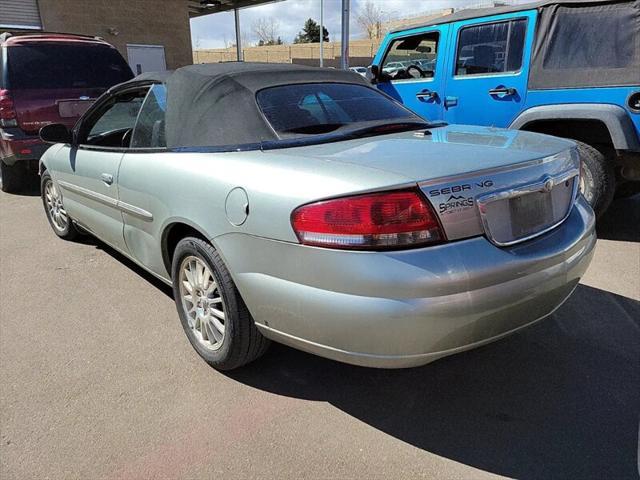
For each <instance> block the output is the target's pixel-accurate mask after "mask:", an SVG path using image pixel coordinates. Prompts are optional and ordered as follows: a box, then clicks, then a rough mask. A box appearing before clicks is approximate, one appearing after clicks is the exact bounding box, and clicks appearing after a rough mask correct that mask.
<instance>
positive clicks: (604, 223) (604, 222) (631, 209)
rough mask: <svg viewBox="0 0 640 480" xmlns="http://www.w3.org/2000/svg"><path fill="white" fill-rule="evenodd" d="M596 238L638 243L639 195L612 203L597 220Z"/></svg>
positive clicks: (639, 226) (639, 238) (639, 233)
mask: <svg viewBox="0 0 640 480" xmlns="http://www.w3.org/2000/svg"><path fill="white" fill-rule="evenodd" d="M597 230H598V238H601V239H603V240H620V241H623V242H640V195H635V196H633V197H630V198H620V199H616V200H614V201H613V203H612V204H611V206H609V209H608V210H607V211H606V212H605V213H604V215H602V218H600V219H599V220H598V227H597Z"/></svg>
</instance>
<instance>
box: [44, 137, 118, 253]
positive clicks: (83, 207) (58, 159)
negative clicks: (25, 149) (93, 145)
mask: <svg viewBox="0 0 640 480" xmlns="http://www.w3.org/2000/svg"><path fill="white" fill-rule="evenodd" d="M122 155H123V154H122V152H119V151H97V150H89V149H82V148H71V147H69V146H67V145H65V146H63V147H61V148H60V149H59V150H57V151H56V152H55V154H53V155H51V156H49V155H47V160H46V165H47V169H48V170H49V173H50V174H51V176H52V178H53V179H54V181H55V182H56V183H57V185H58V186H59V187H60V189H61V192H62V197H63V201H64V206H65V209H66V210H67V213H68V214H69V215H70V216H71V218H73V219H74V220H75V221H77V222H78V223H79V224H80V225H82V226H83V227H84V228H86V229H87V230H89V231H90V232H91V233H93V234H94V235H96V236H97V237H98V238H100V239H101V240H103V241H104V242H106V243H108V244H109V245H111V246H113V247H115V248H117V249H119V250H122V251H125V252H126V246H125V244H124V240H123V238H122V226H123V223H122V213H121V210H120V208H119V207H118V183H117V179H118V169H119V167H120V161H121V159H122ZM107 178H110V179H111V183H109V182H107V181H105V180H106V179H107Z"/></svg>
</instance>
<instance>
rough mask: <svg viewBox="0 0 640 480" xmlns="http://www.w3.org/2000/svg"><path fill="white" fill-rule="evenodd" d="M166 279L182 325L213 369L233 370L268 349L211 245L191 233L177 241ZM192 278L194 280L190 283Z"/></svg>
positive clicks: (265, 340)
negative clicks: (169, 281)
mask: <svg viewBox="0 0 640 480" xmlns="http://www.w3.org/2000/svg"><path fill="white" fill-rule="evenodd" d="M187 271H188V272H191V273H187ZM193 272H197V274H196V275H194V273H193ZM171 278H172V279H173V296H174V299H175V302H176V308H177V309H178V315H179V316H180V322H181V323H182V328H183V329H184V331H185V333H186V334H187V338H188V339H189V342H190V343H191V345H192V346H193V348H194V349H195V350H196V352H198V355H200V356H201V357H202V358H203V359H204V360H205V361H206V362H207V363H208V364H209V365H211V366H212V367H214V368H216V369H218V370H233V369H235V368H238V367H241V366H243V365H246V364H247V363H249V362H252V361H253V360H255V359H257V358H258V357H260V356H262V355H263V354H264V353H265V352H266V351H267V348H268V347H269V345H270V341H269V340H268V339H266V338H265V337H263V336H262V334H261V333H260V332H259V331H258V329H257V328H256V325H255V322H254V321H253V318H252V317H251V314H250V313H249V310H248V309H247V306H246V305H245V303H244V301H243V300H242V297H241V296H240V293H239V292H238V289H237V288H236V286H235V284H234V283H233V280H232V279H231V275H230V274H229V271H228V270H227V268H226V266H225V265H224V263H223V262H222V259H221V258H220V255H219V254H218V252H217V251H216V250H215V249H214V248H213V246H211V244H209V243H208V242H206V241H204V240H202V239H200V238H195V237H187V238H184V239H182V240H181V241H180V242H179V243H178V245H177V246H176V249H175V252H174V255H173V261H172V266H171ZM193 278H195V279H196V280H195V281H190V279H193ZM211 278H212V279H213V283H212V282H211ZM214 283H215V285H214ZM187 297H190V298H187ZM213 311H215V314H214V313H212V312H213ZM221 314H222V315H221ZM214 318H215V319H216V320H215V321H214ZM216 322H217V323H216ZM221 327H223V328H221Z"/></svg>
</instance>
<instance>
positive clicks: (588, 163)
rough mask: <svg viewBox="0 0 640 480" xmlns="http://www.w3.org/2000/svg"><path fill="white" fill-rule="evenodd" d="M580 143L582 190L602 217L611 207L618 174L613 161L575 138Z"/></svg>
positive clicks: (598, 215) (597, 214)
mask: <svg viewBox="0 0 640 480" xmlns="http://www.w3.org/2000/svg"><path fill="white" fill-rule="evenodd" d="M574 141H575V142H576V144H577V145H578V152H579V153H580V161H581V162H582V176H581V181H580V190H581V192H582V194H583V195H584V197H585V199H586V200H587V202H589V204H590V205H591V207H592V208H593V210H594V211H595V212H596V216H597V217H600V216H602V214H603V213H604V212H605V211H606V210H607V208H609V205H610V204H611V201H612V200H613V195H614V194H615V192H616V174H615V171H614V169H613V163H612V162H610V161H608V159H607V157H606V156H605V155H604V154H603V153H602V152H600V151H598V150H596V149H595V148H594V147H592V146H591V145H588V144H586V143H583V142H579V141H577V140H574Z"/></svg>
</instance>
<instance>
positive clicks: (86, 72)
mask: <svg viewBox="0 0 640 480" xmlns="http://www.w3.org/2000/svg"><path fill="white" fill-rule="evenodd" d="M7 50H8V68H7V70H8V77H9V78H8V80H9V86H10V88H13V89H60V88H108V87H111V86H113V85H115V84H117V83H121V82H124V81H126V80H129V79H131V78H132V77H133V74H132V73H131V69H130V68H129V65H127V63H126V62H125V61H124V59H123V58H122V56H121V55H120V54H119V53H118V51H117V50H116V49H114V48H111V47H107V46H102V45H77V44H76V45H61V44H34V45H21V46H19V47H18V46H16V47H10V48H8V49H7Z"/></svg>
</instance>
